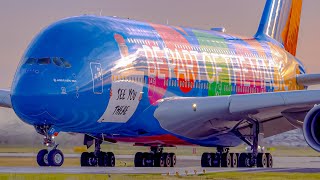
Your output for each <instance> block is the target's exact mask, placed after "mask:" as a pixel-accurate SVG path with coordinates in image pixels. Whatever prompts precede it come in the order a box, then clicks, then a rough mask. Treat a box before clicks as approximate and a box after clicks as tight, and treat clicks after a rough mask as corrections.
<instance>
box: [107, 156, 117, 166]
mask: <svg viewBox="0 0 320 180" xmlns="http://www.w3.org/2000/svg"><path fill="white" fill-rule="evenodd" d="M106 158H107V166H109V167H114V166H115V165H116V158H115V156H114V154H113V153H112V152H107V157H106Z"/></svg>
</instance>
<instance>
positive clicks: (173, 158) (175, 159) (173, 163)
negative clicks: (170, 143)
mask: <svg viewBox="0 0 320 180" xmlns="http://www.w3.org/2000/svg"><path fill="white" fill-rule="evenodd" d="M169 155H170V161H171V165H170V167H175V166H176V163H177V156H176V154H175V153H169Z"/></svg>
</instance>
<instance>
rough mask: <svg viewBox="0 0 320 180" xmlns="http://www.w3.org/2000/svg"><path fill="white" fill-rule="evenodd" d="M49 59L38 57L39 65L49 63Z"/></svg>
mask: <svg viewBox="0 0 320 180" xmlns="http://www.w3.org/2000/svg"><path fill="white" fill-rule="evenodd" d="M50 63H51V60H50V58H40V59H38V64H40V65H46V64H50Z"/></svg>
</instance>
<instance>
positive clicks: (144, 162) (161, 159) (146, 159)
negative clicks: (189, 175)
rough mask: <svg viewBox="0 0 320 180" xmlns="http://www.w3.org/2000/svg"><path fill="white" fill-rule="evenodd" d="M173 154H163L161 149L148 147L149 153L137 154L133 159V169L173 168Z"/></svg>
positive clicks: (174, 157)
mask: <svg viewBox="0 0 320 180" xmlns="http://www.w3.org/2000/svg"><path fill="white" fill-rule="evenodd" d="M176 162H177V158H176V155H175V153H165V152H163V147H155V146H153V147H150V152H144V153H142V152H137V153H136V154H135V157H134V166H135V167H174V166H175V165H176Z"/></svg>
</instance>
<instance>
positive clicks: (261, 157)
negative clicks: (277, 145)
mask: <svg viewBox="0 0 320 180" xmlns="http://www.w3.org/2000/svg"><path fill="white" fill-rule="evenodd" d="M267 166H268V160H267V156H266V154H265V153H258V156H257V167H259V168H267Z"/></svg>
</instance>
